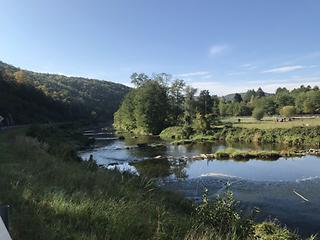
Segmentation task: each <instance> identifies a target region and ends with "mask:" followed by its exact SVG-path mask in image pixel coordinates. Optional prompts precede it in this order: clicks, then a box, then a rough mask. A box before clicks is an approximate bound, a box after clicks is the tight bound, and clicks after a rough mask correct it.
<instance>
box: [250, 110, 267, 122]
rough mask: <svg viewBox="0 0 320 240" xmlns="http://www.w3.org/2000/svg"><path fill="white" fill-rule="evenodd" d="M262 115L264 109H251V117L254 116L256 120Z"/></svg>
mask: <svg viewBox="0 0 320 240" xmlns="http://www.w3.org/2000/svg"><path fill="white" fill-rule="evenodd" d="M263 116H264V109H263V108H255V109H254V110H253V111H252V117H254V118H255V119H257V120H259V121H260V120H261V119H262V118H263Z"/></svg>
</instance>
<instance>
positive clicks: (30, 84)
mask: <svg viewBox="0 0 320 240" xmlns="http://www.w3.org/2000/svg"><path fill="white" fill-rule="evenodd" d="M128 91H129V88H128V87H126V86H124V85H121V84H116V83H112V82H108V81H99V80H94V79H86V78H78V77H66V76H63V75H56V74H43V73H35V72H31V71H26V70H21V69H18V68H15V67H13V66H11V65H7V64H5V63H2V62H0V95H1V99H0V115H2V116H5V117H8V116H9V115H11V116H12V119H13V120H14V122H15V123H16V124H23V123H34V122H41V123H43V122H49V121H70V120H79V119H85V120H90V121H92V120H95V121H108V120H111V119H112V115H113V113H114V112H115V111H116V110H117V108H118V106H119V104H120V102H121V101H122V99H123V97H124V95H125V94H126V93H128ZM92 113H94V114H92Z"/></svg>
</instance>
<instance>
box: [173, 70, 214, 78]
mask: <svg viewBox="0 0 320 240" xmlns="http://www.w3.org/2000/svg"><path fill="white" fill-rule="evenodd" d="M208 74H209V72H207V71H199V72H189V73H179V74H175V75H174V76H175V77H199V76H206V75H208Z"/></svg>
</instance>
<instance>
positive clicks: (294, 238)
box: [254, 221, 301, 240]
mask: <svg viewBox="0 0 320 240" xmlns="http://www.w3.org/2000/svg"><path fill="white" fill-rule="evenodd" d="M254 238H255V239H261V240H299V239H301V238H300V237H299V236H298V235H296V234H294V233H292V232H290V231H289V230H288V229H287V228H285V227H282V226H280V224H279V223H277V222H271V221H269V222H264V223H261V224H258V225H256V226H255V234H254Z"/></svg>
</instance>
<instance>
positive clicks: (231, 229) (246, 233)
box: [195, 190, 254, 239]
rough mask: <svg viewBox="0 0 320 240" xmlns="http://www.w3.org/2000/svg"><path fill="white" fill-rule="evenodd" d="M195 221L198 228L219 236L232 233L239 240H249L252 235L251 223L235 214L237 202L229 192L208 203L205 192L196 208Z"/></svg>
mask: <svg viewBox="0 0 320 240" xmlns="http://www.w3.org/2000/svg"><path fill="white" fill-rule="evenodd" d="M195 220H196V224H197V225H198V226H199V225H200V226H202V227H205V228H209V229H210V230H211V231H213V232H216V233H219V236H226V237H227V236H230V235H229V234H230V233H233V234H234V235H235V236H237V237H238V238H240V239H249V238H251V237H252V236H253V233H254V231H253V223H252V221H251V220H249V219H246V218H245V217H244V216H241V214H240V213H239V212H237V202H236V201H235V199H234V198H233V194H232V192H230V191H227V192H225V193H224V194H223V195H222V196H221V197H218V198H217V199H216V201H213V202H210V201H209V199H208V191H207V190H205V192H204V194H203V198H202V203H200V204H199V206H197V207H196V213H195Z"/></svg>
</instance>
